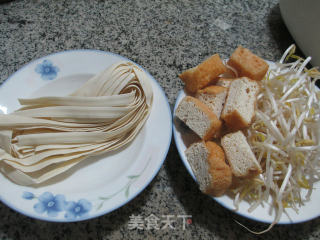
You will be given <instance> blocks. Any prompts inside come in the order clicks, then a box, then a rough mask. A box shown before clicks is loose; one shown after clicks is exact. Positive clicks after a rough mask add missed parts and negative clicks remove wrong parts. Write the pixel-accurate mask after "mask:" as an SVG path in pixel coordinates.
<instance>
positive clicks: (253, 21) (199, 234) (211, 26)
mask: <svg viewBox="0 0 320 240" xmlns="http://www.w3.org/2000/svg"><path fill="white" fill-rule="evenodd" d="M0 2H1V4H0V83H1V82H3V81H5V80H6V79H7V78H8V77H9V76H10V75H11V74H13V73H14V72H15V71H16V70H18V69H19V68H21V67H22V66H23V65H24V64H26V63H28V62H29V61H31V60H34V59H37V58H39V57H42V56H45V55H48V54H50V53H54V52H58V51H63V50H68V49H99V50H104V51H110V52H114V53H117V54H120V55H122V56H125V57H127V58H129V59H131V60H133V61H135V62H136V63H138V64H140V65H141V66H143V67H144V68H145V69H146V70H148V71H149V72H150V73H151V74H152V75H153V76H154V78H155V79H156V80H157V81H158V82H159V84H160V85H161V87H162V88H163V89H164V91H165V93H166V95H167V97H168V101H169V103H170V104H171V106H172V105H173V104H174V102H175V99H176V97H177V93H178V91H179V90H181V89H182V87H183V86H182V84H181V81H179V79H178V77H177V74H178V73H180V72H181V71H182V70H184V69H187V68H189V67H192V66H195V65H197V64H198V63H199V62H201V61H202V60H203V59H204V58H206V57H208V56H210V55H212V54H213V53H219V54H220V55H221V57H223V58H226V57H228V56H229V54H230V53H231V52H232V51H233V50H234V49H235V48H236V46H238V45H243V46H244V47H248V48H250V49H251V50H252V51H253V52H255V53H256V54H258V55H259V56H261V57H263V58H265V59H268V60H277V59H279V58H280V56H281V55H282V53H283V51H284V50H285V49H286V48H287V47H288V46H289V45H290V44H291V43H293V39H292V38H291V36H290V34H289V32H288V30H287V29H286V27H285V25H284V23H283V21H282V19H281V15H280V11H279V4H278V0H265V1H258V0H250V1H249V0H246V1H240V0H239V1H236V0H211V1H210V0H208V1H205V0H203V1H194V0H178V1H176V0H175V1H172V0H166V1H161V0H155V1H147V0H136V1H134V0H130V1H119V0H116V1H104V0H92V1H87V0H64V1H62V0H16V1H0ZM132 214H133V215H141V216H149V215H151V214H154V215H156V216H162V215H175V216H177V215H192V223H191V224H188V225H187V226H186V229H185V230H183V229H182V228H176V229H162V230H154V229H153V230H147V229H144V230H137V229H133V230H129V229H128V222H129V217H130V216H131V215H132ZM234 220H238V221H240V222H242V223H244V224H245V225H246V226H249V227H250V228H253V229H256V230H262V229H265V228H266V227H267V225H266V224H262V223H259V222H254V221H251V220H248V219H245V218H242V217H240V216H238V215H236V214H234V213H232V212H230V211H229V210H226V209H225V208H223V207H222V206H220V205H219V204H218V203H216V202H215V201H213V200H212V199H211V198H209V197H207V196H205V195H203V194H201V193H200V192H199V190H198V188H197V185H196V184H195V182H194V181H193V179H192V178H191V177H190V175H189V174H188V172H187V170H186V169H185V167H184V166H183V164H182V162H181V160H180V158H179V155H178V152H177V149H176V147H175V144H174V142H173V141H172V143H171V147H170V149H169V152H168V155H167V157H166V160H165V162H164V165H163V166H162V167H161V169H160V171H159V173H158V174H157V176H156V177H155V178H154V180H153V181H152V182H151V184H150V185H149V186H148V187H147V188H146V189H145V190H144V191H143V192H142V193H141V194H139V195H138V196H137V197H136V198H135V199H133V200H132V201H130V202H129V203H128V204H126V205H125V206H123V207H121V208H120V209H117V210H115V211H113V212H111V213H110V214H107V215H104V216H101V217H99V218H96V219H92V220H88V221H83V222H77V223H68V224H66V223H50V222H43V221H39V220H35V219H32V218H29V217H27V216H24V215H21V214H19V213H17V212H14V211H13V210H11V209H9V208H8V207H7V206H6V205H4V204H2V203H0V239H1V240H4V239H84V238H87V239H254V238H261V239H262V238H263V239H319V238H320V219H319V218H318V219H315V220H312V221H309V222H306V223H301V224H296V225H278V226H275V227H274V228H273V229H272V230H271V231H270V232H268V233H266V234H264V235H262V236H255V235H253V234H251V233H249V232H247V231H246V230H245V229H244V228H242V227H241V226H239V225H238V224H237V223H236V222H235V221H234Z"/></svg>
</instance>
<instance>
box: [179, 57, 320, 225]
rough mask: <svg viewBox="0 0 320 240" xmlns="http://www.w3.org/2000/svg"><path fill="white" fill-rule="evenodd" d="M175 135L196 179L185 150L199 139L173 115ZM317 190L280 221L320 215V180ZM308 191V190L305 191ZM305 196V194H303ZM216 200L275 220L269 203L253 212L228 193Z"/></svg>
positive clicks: (262, 219)
mask: <svg viewBox="0 0 320 240" xmlns="http://www.w3.org/2000/svg"><path fill="white" fill-rule="evenodd" d="M268 63H269V64H270V67H272V66H274V65H273V64H272V63H271V62H268ZM185 96H186V93H185V92H184V91H183V90H181V91H180V92H179V94H178V97H177V100H176V103H175V107H174V113H173V116H174V114H175V111H176V108H177V106H178V105H179V103H180V101H181V100H182V99H183V97H185ZM173 122H174V124H173V135H174V140H175V143H176V146H177V149H178V152H179V155H180V157H181V159H182V161H183V163H184V165H185V167H186V168H187V170H188V172H189V174H190V175H191V176H192V178H193V179H194V180H195V181H197V180H196V178H195V176H194V174H193V172H192V169H191V166H190V165H189V163H188V161H187V158H186V155H185V153H184V151H185V150H186V149H187V146H189V145H190V144H191V143H193V142H195V141H196V140H198V139H199V137H197V136H196V135H195V134H194V133H193V132H192V131H191V130H189V129H188V128H187V127H186V126H185V125H184V124H183V123H182V122H181V121H180V120H178V119H177V118H176V117H173ZM315 188H316V189H315V190H314V191H313V193H312V196H311V201H310V202H308V203H307V204H306V205H305V206H301V208H300V210H299V214H297V213H296V212H295V211H294V210H292V209H290V208H286V211H287V213H288V214H287V215H286V214H285V213H283V214H282V217H281V219H280V221H279V223H280V224H290V223H299V222H305V221H308V220H311V219H314V218H316V217H319V216H320V207H319V203H320V183H319V182H318V183H317V184H316V185H315ZM304 193H306V192H304ZM303 196H304V195H303ZM213 199H214V200H216V201H217V202H218V203H219V204H221V205H222V206H224V207H225V208H227V209H229V210H231V211H234V212H235V213H238V214H239V215H242V216H244V217H247V218H250V219H253V220H256V221H260V222H265V223H272V222H273V220H274V216H275V215H274V212H271V213H270V208H269V206H268V205H266V204H265V206H264V207H262V206H259V207H258V208H256V209H255V210H254V211H253V212H251V213H249V212H248V209H249V207H250V205H249V204H248V203H247V202H245V201H242V202H241V203H240V206H239V210H237V211H236V210H235V207H234V205H233V199H232V198H230V197H229V196H227V195H223V196H221V197H214V198H213Z"/></svg>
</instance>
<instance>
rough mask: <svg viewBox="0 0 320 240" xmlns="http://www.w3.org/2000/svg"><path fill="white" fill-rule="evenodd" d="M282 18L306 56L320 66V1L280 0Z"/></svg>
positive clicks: (314, 64)
mask: <svg viewBox="0 0 320 240" xmlns="http://www.w3.org/2000/svg"><path fill="white" fill-rule="evenodd" d="M279 1H280V11H281V15H282V18H283V20H284V22H285V24H286V26H287V28H288V30H289V32H290V33H291V35H292V37H293V38H294V40H295V41H296V44H297V45H298V46H299V48H300V49H301V50H302V51H303V53H304V54H305V56H306V57H307V56H311V57H312V60H311V63H312V65H313V66H320V0H279Z"/></svg>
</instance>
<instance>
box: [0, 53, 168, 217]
mask: <svg viewBox="0 0 320 240" xmlns="http://www.w3.org/2000/svg"><path fill="white" fill-rule="evenodd" d="M73 52H83V53H85V52H93V53H100V54H104V55H111V56H115V57H117V58H119V59H121V60H125V61H130V62H132V63H134V64H135V65H137V66H138V67H139V68H141V69H142V70H143V71H144V72H145V73H146V74H147V75H148V77H149V78H150V79H151V80H152V82H153V83H154V84H155V85H156V86H157V88H158V89H159V93H160V95H162V97H163V98H164V100H165V105H166V109H167V111H168V116H169V119H168V123H169V138H168V141H167V144H166V146H165V148H164V149H165V150H164V154H163V156H162V157H161V158H162V159H161V161H159V167H158V168H157V169H155V170H154V172H153V174H152V175H151V176H150V178H149V179H147V181H146V182H145V183H144V184H143V185H142V187H140V189H139V190H138V191H136V192H135V193H134V194H132V195H130V196H129V197H128V198H127V199H126V200H125V201H122V202H120V204H117V205H116V206H114V207H112V208H110V209H106V210H104V211H98V212H97V213H96V214H92V215H88V216H85V217H80V218H72V219H66V218H54V217H49V216H46V215H40V214H39V215H36V214H34V215H31V214H30V215H29V214H28V213H27V212H23V211H21V210H20V209H18V208H16V207H15V205H13V204H10V202H8V201H7V200H4V199H3V197H2V196H1V195H0V201H1V202H2V203H3V204H4V205H6V206H7V207H9V208H10V209H12V210H14V211H15V212H17V213H19V214H22V215H24V216H26V217H30V218H33V219H37V220H42V221H46V222H64V223H68V222H81V221H86V220H90V219H94V218H98V217H101V216H104V215H106V214H109V213H111V212H113V211H115V210H117V209H119V208H121V207H123V206H124V205H126V204H127V203H129V202H130V201H132V200H133V199H134V198H136V197H137V196H138V195H139V194H141V193H142V192H143V191H144V190H145V189H146V188H147V186H149V185H150V183H151V182H152V181H153V180H154V178H155V177H156V175H157V174H158V173H159V171H160V169H161V167H162V166H163V164H164V161H165V160H166V158H167V155H168V152H169V149H170V145H171V141H172V133H173V130H172V129H173V124H172V111H171V108H170V104H169V101H168V98H167V96H166V93H165V91H164V89H163V88H162V87H161V85H160V84H159V83H158V81H157V80H156V79H155V78H154V77H153V76H152V75H151V74H150V73H149V72H148V71H147V70H146V69H144V68H143V67H142V66H141V65H140V64H138V63H136V62H134V61H132V60H131V59H129V58H127V57H124V56H122V55H120V54H117V53H113V52H110V51H103V50H99V49H71V50H64V51H58V52H54V53H51V54H48V55H45V56H42V57H39V58H36V59H33V60H31V61H29V62H27V63H25V64H23V65H22V66H21V67H20V68H19V69H18V70H17V71H15V72H14V73H12V74H11V75H9V77H8V78H7V79H5V80H4V81H3V82H2V83H1V85H0V88H3V87H4V85H5V84H6V83H7V82H9V81H10V79H12V78H14V77H15V76H16V75H17V74H18V73H20V72H21V71H23V70H24V69H26V68H28V67H29V65H32V64H33V63H35V62H37V61H41V60H43V59H45V58H49V57H52V56H56V55H63V54H69V53H73ZM146 123H147V122H146Z"/></svg>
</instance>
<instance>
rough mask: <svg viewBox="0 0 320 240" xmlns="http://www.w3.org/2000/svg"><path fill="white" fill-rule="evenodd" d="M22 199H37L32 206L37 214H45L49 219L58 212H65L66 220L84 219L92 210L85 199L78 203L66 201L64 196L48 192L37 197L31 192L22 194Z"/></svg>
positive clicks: (89, 203)
mask: <svg viewBox="0 0 320 240" xmlns="http://www.w3.org/2000/svg"><path fill="white" fill-rule="evenodd" d="M22 198H24V199H26V200H32V199H38V202H37V203H36V204H34V205H33V208H34V210H35V212H36V213H38V214H43V213H47V215H48V216H49V217H57V216H58V215H59V213H60V212H65V215H64V217H65V218H66V219H68V220H72V219H76V218H78V217H79V218H82V217H86V216H87V215H88V213H89V212H90V211H91V209H92V204H91V202H89V201H88V200H86V199H80V200H79V201H78V202H74V201H66V200H65V196H64V195H62V194H57V195H53V194H52V193H50V192H44V193H42V194H41V195H40V196H39V197H37V196H36V195H34V194H33V193H31V192H23V193H22Z"/></svg>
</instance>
